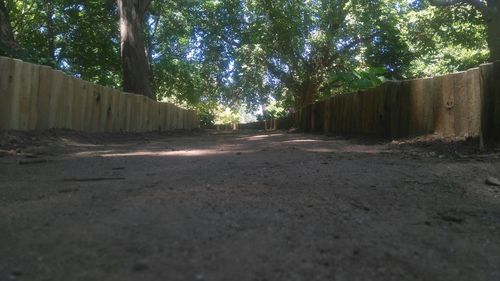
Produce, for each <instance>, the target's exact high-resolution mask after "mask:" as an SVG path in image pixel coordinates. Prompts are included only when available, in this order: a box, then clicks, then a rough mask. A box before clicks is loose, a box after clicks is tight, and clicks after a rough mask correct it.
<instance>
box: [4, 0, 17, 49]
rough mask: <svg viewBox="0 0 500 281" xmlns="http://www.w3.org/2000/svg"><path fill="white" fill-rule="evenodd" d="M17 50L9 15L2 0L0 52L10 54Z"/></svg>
mask: <svg viewBox="0 0 500 281" xmlns="http://www.w3.org/2000/svg"><path fill="white" fill-rule="evenodd" d="M18 48H19V45H18V44H17V42H16V41H15V40H14V34H13V32H12V25H11V22H10V17H9V13H8V11H7V8H6V6H5V2H4V0H0V51H1V50H2V49H4V50H5V52H7V53H10V54H12V53H13V52H15V51H16V50H17V49H18Z"/></svg>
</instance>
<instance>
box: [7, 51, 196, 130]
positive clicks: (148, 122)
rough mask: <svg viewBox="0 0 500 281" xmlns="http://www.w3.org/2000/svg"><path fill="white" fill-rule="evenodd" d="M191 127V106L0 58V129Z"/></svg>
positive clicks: (193, 118)
mask: <svg viewBox="0 0 500 281" xmlns="http://www.w3.org/2000/svg"><path fill="white" fill-rule="evenodd" d="M197 126H198V116H197V114H196V112H195V111H192V110H185V109H181V108H179V107H176V106H174V105H173V104H170V103H164V102H156V101H154V100H152V99H149V98H147V97H145V96H141V95H135V94H130V93H123V92H120V91H118V90H114V89H111V88H107V87H103V86H99V85H95V84H93V83H90V82H87V81H83V80H80V79H77V78H74V77H71V76H68V75H66V74H64V73H63V72H61V71H57V70H53V69H51V68H50V67H47V66H40V65H35V64H30V63H26V62H22V61H19V60H15V59H10V58H4V57H0V130H8V129H13V130H42V129H49V128H66V129H74V130H79V131H85V132H122V131H123V132H147V131H158V130H159V131H164V130H173V129H192V128H195V127H197Z"/></svg>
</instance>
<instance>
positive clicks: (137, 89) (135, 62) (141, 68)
mask: <svg viewBox="0 0 500 281" xmlns="http://www.w3.org/2000/svg"><path fill="white" fill-rule="evenodd" d="M117 3H118V12H119V15H120V44H121V61H122V68H123V90H124V91H126V92H132V93H136V94H141V95H145V96H147V97H150V98H153V99H156V97H155V96H154V93H153V91H152V89H151V80H150V71H151V69H150V67H149V63H148V57H147V53H146V47H145V41H144V34H143V33H144V24H143V23H144V16H145V14H146V11H147V10H148V8H149V6H150V4H151V0H117Z"/></svg>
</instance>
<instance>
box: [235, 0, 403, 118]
mask: <svg viewBox="0 0 500 281" xmlns="http://www.w3.org/2000/svg"><path fill="white" fill-rule="evenodd" d="M243 2H244V8H243V9H244V10H246V11H247V12H246V13H245V17H244V18H245V21H244V25H245V35H244V36H243V37H242V44H241V45H242V47H241V50H243V51H242V53H241V55H240V56H238V59H237V62H238V63H237V65H241V69H243V71H242V73H246V74H248V75H249V78H250V80H260V81H263V84H267V85H268V87H269V88H272V89H273V90H272V91H273V92H274V93H282V97H280V96H277V97H275V98H276V99H277V100H281V99H282V98H286V96H290V95H291V96H293V99H294V101H295V107H296V109H301V108H302V107H304V106H305V105H307V104H310V103H313V102H314V101H315V100H316V99H317V98H318V96H319V95H323V96H330V95H332V94H333V91H332V90H333V89H334V88H335V85H336V84H337V82H339V81H338V78H339V76H338V75H337V74H339V73H341V72H351V71H353V70H356V69H358V70H363V69H364V70H367V69H369V68H370V67H372V66H383V67H384V68H386V69H387V71H388V72H390V73H392V74H393V75H397V74H398V72H399V69H400V67H401V66H402V65H404V64H405V63H407V56H406V53H407V47H406V45H405V43H404V42H402V40H401V38H399V37H398V34H399V33H398V32H397V30H396V27H395V26H394V25H393V22H394V21H395V18H397V15H395V14H386V13H385V12H386V11H387V10H389V7H390V8H392V9H394V8H395V6H394V3H392V2H391V1H366V0H351V1H347V0H334V1H298V0H297V1H288V0H287V1H285V0H280V1H264V0H255V1H243ZM248 53H250V54H251V58H253V59H252V61H251V62H249V59H248V57H246V56H247V55H248ZM250 69H262V70H261V72H260V73H258V74H256V73H255V72H254V71H251V70H250ZM237 71H239V70H237ZM240 78H241V80H242V81H245V80H247V79H246V78H245V77H240ZM254 83H255V82H254ZM255 84H257V83H255ZM261 84H262V82H261ZM257 85H258V84H257ZM264 88H265V86H264Z"/></svg>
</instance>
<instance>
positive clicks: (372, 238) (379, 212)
mask: <svg viewBox="0 0 500 281" xmlns="http://www.w3.org/2000/svg"><path fill="white" fill-rule="evenodd" d="M436 147H437V146H435V145H412V144H404V145H401V144H398V143H396V144H395V143H388V142H384V141H371V142H360V141H355V140H352V139H351V140H350V139H342V138H335V137H324V136H318V135H302V134H287V133H284V132H275V133H258V132H247V133H241V134H234V133H213V132H196V133H191V134H186V133H182V132H178V133H175V134H165V135H159V134H150V135H104V136H103V135H84V134H77V133H74V132H43V133H31V134H29V133H25V134H21V133H16V134H4V135H3V137H2V138H0V214H1V215H0V241H1V243H0V280H214V281H215V280H255V281H262V280H500V267H499V266H498V265H499V264H500V194H499V191H500V187H498V186H494V185H486V184H485V183H484V181H485V179H486V178H488V177H489V176H497V177H498V176H499V175H500V169H499V168H500V158H499V155H498V153H497V152H496V151H490V152H488V153H487V154H476V153H471V151H469V150H467V149H466V151H465V152H463V151H462V150H460V149H458V150H455V151H454V153H446V151H444V150H443V149H435V148H436ZM447 147H449V146H447ZM466 147H468V146H467V145H466ZM459 148H460V146H459ZM443 151H444V152H443Z"/></svg>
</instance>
